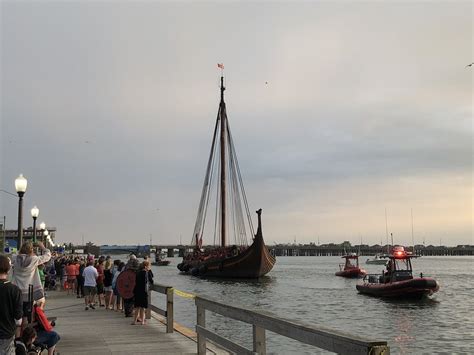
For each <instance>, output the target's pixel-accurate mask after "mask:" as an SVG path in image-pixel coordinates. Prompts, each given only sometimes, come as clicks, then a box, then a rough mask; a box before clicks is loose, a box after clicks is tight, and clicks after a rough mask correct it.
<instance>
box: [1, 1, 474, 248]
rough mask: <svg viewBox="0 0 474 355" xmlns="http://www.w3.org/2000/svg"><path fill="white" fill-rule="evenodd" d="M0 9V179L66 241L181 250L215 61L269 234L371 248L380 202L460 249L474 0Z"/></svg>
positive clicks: (466, 234)
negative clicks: (19, 189) (358, 239)
mask: <svg viewBox="0 0 474 355" xmlns="http://www.w3.org/2000/svg"><path fill="white" fill-rule="evenodd" d="M1 6H2V25H1V26H2V27H1V30H2V31H1V32H2V33H1V36H2V38H1V39H2V51H1V60H2V61H1V74H2V87H1V88H2V95H1V99H2V107H1V123H2V125H1V145H0V146H1V149H2V151H1V159H2V163H1V164H2V165H1V168H2V169H1V170H2V171H1V175H0V176H1V180H0V187H2V188H8V189H10V190H11V189H12V181H13V180H14V178H15V177H16V176H17V175H18V174H19V173H20V172H21V173H24V174H25V175H26V176H27V177H28V178H29V181H30V187H29V190H28V192H27V196H26V204H27V206H29V204H31V205H33V204H37V205H38V206H39V207H40V209H41V217H40V219H41V218H43V217H44V219H45V220H49V221H52V222H51V223H53V224H55V225H57V226H58V228H59V233H58V237H60V238H64V240H73V241H76V242H78V241H80V236H81V234H82V233H84V234H86V236H90V238H91V239H92V240H94V241H96V242H98V243H111V242H114V241H117V242H130V241H134V242H141V243H144V242H147V241H148V239H149V234H150V233H152V234H153V235H154V240H156V241H157V242H158V241H162V242H167V243H170V242H173V241H176V240H177V238H178V235H180V234H182V235H183V241H184V240H186V238H188V236H189V239H190V236H191V233H192V227H193V219H194V218H195V214H196V208H197V204H198V199H199V193H200V189H201V186H200V184H201V183H202V180H203V175H204V168H205V164H206V161H207V155H208V151H209V148H210V139H211V137H210V136H211V132H212V129H213V126H214V120H215V117H216V114H217V103H218V99H219V92H218V83H219V78H218V75H219V72H218V71H217V70H216V68H215V65H216V63H217V62H224V63H225V65H226V86H227V90H226V101H227V108H228V113H229V119H230V123H231V128H232V132H233V136H234V139H235V143H236V146H237V150H238V155H239V158H240V164H241V168H242V170H243V174H244V181H245V183H246V184H247V190H248V196H249V199H250V202H251V204H252V206H253V205H255V207H263V208H264V218H265V219H266V222H265V226H266V231H265V233H266V235H268V236H269V238H271V239H270V240H272V239H275V240H277V241H288V240H292V239H293V238H292V234H294V233H296V234H298V236H301V238H302V239H305V238H306V239H307V240H314V238H313V237H314V235H315V234H320V238H321V239H324V238H325V236H327V238H326V239H329V238H333V239H334V240H335V241H336V240H343V239H344V238H346V235H347V234H351V233H352V234H359V232H360V233H361V234H363V235H364V236H365V235H366V236H367V238H368V240H372V241H374V242H377V241H378V238H379V235H380V230H382V232H384V220H383V219H384V218H383V214H382V219H381V218H380V211H383V209H384V208H385V207H388V208H389V210H393V215H396V217H393V227H394V228H395V229H396V228H399V230H400V231H404V232H403V233H405V232H406V231H405V229H406V220H405V218H402V217H400V216H401V215H403V214H404V213H406V211H409V209H410V208H414V210H415V211H416V219H417V221H418V220H419V221H420V223H422V224H424V225H425V226H426V238H433V239H435V240H438V238H439V237H440V236H442V237H443V239H444V236H445V235H449V236H450V238H452V239H450V241H452V243H454V244H456V243H461V242H464V243H467V242H471V241H472V206H471V204H470V202H469V201H471V199H472V182H471V177H472V72H470V71H469V70H466V68H465V64H466V62H469V60H470V54H471V50H472V19H471V12H472V11H471V10H472V4H470V3H467V2H466V3H461V2H459V3H456V4H452V3H450V4H447V3H430V5H429V6H426V3H401V4H399V3H395V2H393V3H373V2H369V3H365V2H364V3H357V4H352V3H348V2H337V3H330V2H319V3H296V4H285V3H283V4H278V3H266V2H261V3H229V4H225V5H221V6H215V4H210V3H177V4H172V3H150V2H144V3H139V4H132V3H121V4H111V3H94V2H93V3H86V2H77V3H67V4H59V3H50V2H41V3H14V2H3V3H2V5H1ZM401 23H403V26H401V25H400V24H401ZM265 82H267V83H268V84H265ZM441 190H442V191H441ZM383 196H385V198H383ZM0 198H1V203H2V204H1V208H2V210H1V212H3V213H4V214H5V215H8V218H7V219H8V220H9V221H10V222H7V223H8V225H9V227H13V226H14V225H15V224H14V223H12V221H14V220H15V219H16V206H15V203H14V200H10V199H8V198H7V197H5V196H0ZM470 198H471V199H470ZM387 201H389V202H387ZM440 201H442V202H440ZM427 206H428V207H429V206H433V207H429V208H427ZM434 206H447V207H446V209H443V208H442V207H436V208H435V207H434ZM448 206H449V208H448ZM156 208H160V212H159V214H158V215H157V216H156V215H155V214H154V213H153V211H155V209H156ZM396 211H398V212H396ZM419 211H420V212H419ZM399 215H400V216H399ZM342 220H343V221H344V224H342V223H341V222H340V221H342ZM362 221H363V222H362ZM365 221H367V222H365ZM380 225H382V227H383V228H382V229H381V228H380ZM428 225H429V226H430V227H428ZM295 226H297V228H296V229H295ZM356 230H357V231H356ZM397 234H398V233H397ZM405 234H406V233H405ZM312 238H313V239H312ZM370 238H371V239H370ZM328 241H329V240H328Z"/></svg>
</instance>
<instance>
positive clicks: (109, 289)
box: [104, 286, 112, 292]
mask: <svg viewBox="0 0 474 355" xmlns="http://www.w3.org/2000/svg"><path fill="white" fill-rule="evenodd" d="M104 291H105V292H112V286H105V287H104Z"/></svg>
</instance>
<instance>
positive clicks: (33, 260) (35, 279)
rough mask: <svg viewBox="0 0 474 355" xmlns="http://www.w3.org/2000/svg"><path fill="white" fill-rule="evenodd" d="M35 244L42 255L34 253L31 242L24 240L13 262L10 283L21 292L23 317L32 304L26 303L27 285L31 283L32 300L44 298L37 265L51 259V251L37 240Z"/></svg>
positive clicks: (29, 310) (26, 315)
mask: <svg viewBox="0 0 474 355" xmlns="http://www.w3.org/2000/svg"><path fill="white" fill-rule="evenodd" d="M37 245H38V247H39V248H40V249H41V251H42V252H43V254H42V255H35V254H34V252H33V244H32V243H31V242H26V243H23V245H22V246H21V248H20V253H19V254H18V255H17V256H16V258H15V260H14V262H13V277H12V283H13V284H15V285H17V286H18V287H19V288H20V290H21V293H22V298H23V317H28V316H29V315H31V311H32V309H31V307H32V305H31V304H29V303H28V290H29V285H33V301H38V300H40V299H42V298H44V289H43V286H42V285H41V279H40V275H39V273H38V265H40V264H44V263H46V262H48V261H49V259H51V252H50V251H49V249H46V248H45V247H44V245H43V243H41V242H38V243H37Z"/></svg>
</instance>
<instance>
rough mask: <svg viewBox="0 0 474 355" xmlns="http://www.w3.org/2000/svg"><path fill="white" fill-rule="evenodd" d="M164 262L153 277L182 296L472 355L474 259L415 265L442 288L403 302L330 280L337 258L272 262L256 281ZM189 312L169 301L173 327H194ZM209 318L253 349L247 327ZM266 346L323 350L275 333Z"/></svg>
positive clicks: (426, 260)
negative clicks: (192, 272) (201, 274)
mask: <svg viewBox="0 0 474 355" xmlns="http://www.w3.org/2000/svg"><path fill="white" fill-rule="evenodd" d="M365 259H366V257H361V260H363V261H365ZM169 260H171V264H170V265H169V266H166V267H154V270H153V271H154V273H155V280H156V282H158V283H160V284H167V285H170V286H173V287H175V288H177V289H179V290H182V291H186V292H192V293H199V294H201V295H206V296H209V297H211V298H214V299H216V300H219V301H222V302H226V303H231V304H234V305H244V306H247V307H250V308H254V309H260V310H265V311H270V312H272V313H275V314H276V315H279V316H281V317H284V318H288V319H293V320H298V321H302V322H305V323H309V324H315V325H320V326H323V327H326V328H329V329H335V330H339V331H343V332H346V333H353V334H357V335H360V336H363V337H365V338H368V339H371V340H387V341H388V342H389V345H390V347H391V353H392V354H442V353H445V354H447V353H449V354H473V353H474V312H473V309H474V298H473V290H474V284H473V277H472V274H473V271H474V258H472V257H471V258H470V257H423V258H419V259H415V260H413V268H414V271H415V272H417V273H419V272H423V273H424V274H425V275H427V276H432V277H434V278H435V279H436V280H438V282H439V283H440V286H441V287H440V291H438V293H436V294H435V296H434V297H433V298H431V299H427V300H424V301H403V302H402V301H386V300H381V299H377V298H372V297H368V296H364V295H359V294H358V293H357V291H356V289H355V285H356V283H357V282H358V281H356V280H349V279H344V278H340V277H336V276H334V273H335V271H336V270H338V264H339V263H340V261H341V258H339V257H278V258H277V263H276V265H275V268H274V269H273V270H272V271H271V272H270V274H269V275H268V276H267V277H265V278H263V279H260V280H258V281H224V280H202V279H199V278H195V277H192V276H184V275H179V274H178V270H177V269H176V265H177V263H179V262H180V258H170V259H169ZM364 268H365V269H366V270H367V271H368V272H369V273H375V272H380V271H381V270H382V269H383V266H382V265H365V264H364ZM160 296H161V297H160ZM154 303H155V304H157V305H158V306H159V307H160V308H163V307H164V297H163V296H162V295H155V296H154ZM195 313H196V308H195V305H194V302H193V300H191V299H184V298H181V297H178V296H175V320H176V321H177V322H178V323H181V324H184V325H186V326H188V327H190V328H194V324H195V321H196V316H195ZM207 313H208V315H207V316H206V317H207V319H206V322H207V327H209V328H211V329H214V331H215V332H217V333H219V334H221V335H224V336H226V337H228V338H230V339H232V340H234V341H238V342H239V343H241V344H246V345H247V346H248V347H249V348H251V339H252V338H251V326H250V325H248V324H245V323H241V322H237V321H233V320H229V319H226V318H222V317H220V316H213V315H212V314H210V313H209V312H207ZM267 347H268V350H269V352H271V353H275V354H288V353H293V354H326V353H327V352H325V351H322V350H319V349H317V348H315V347H310V346H307V345H304V344H301V343H299V342H294V341H292V340H290V339H288V338H284V337H281V336H279V335H276V334H274V333H267Z"/></svg>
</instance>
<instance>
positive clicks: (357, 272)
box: [336, 253, 367, 278]
mask: <svg viewBox="0 0 474 355" xmlns="http://www.w3.org/2000/svg"><path fill="white" fill-rule="evenodd" d="M342 258H343V259H346V262H345V263H344V264H339V269H340V270H339V271H338V272H336V276H342V277H349V278H357V277H363V276H364V275H366V274H367V272H366V271H365V270H364V269H361V268H360V267H359V256H358V255H357V254H355V253H352V254H347V255H344V256H343V257H342Z"/></svg>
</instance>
